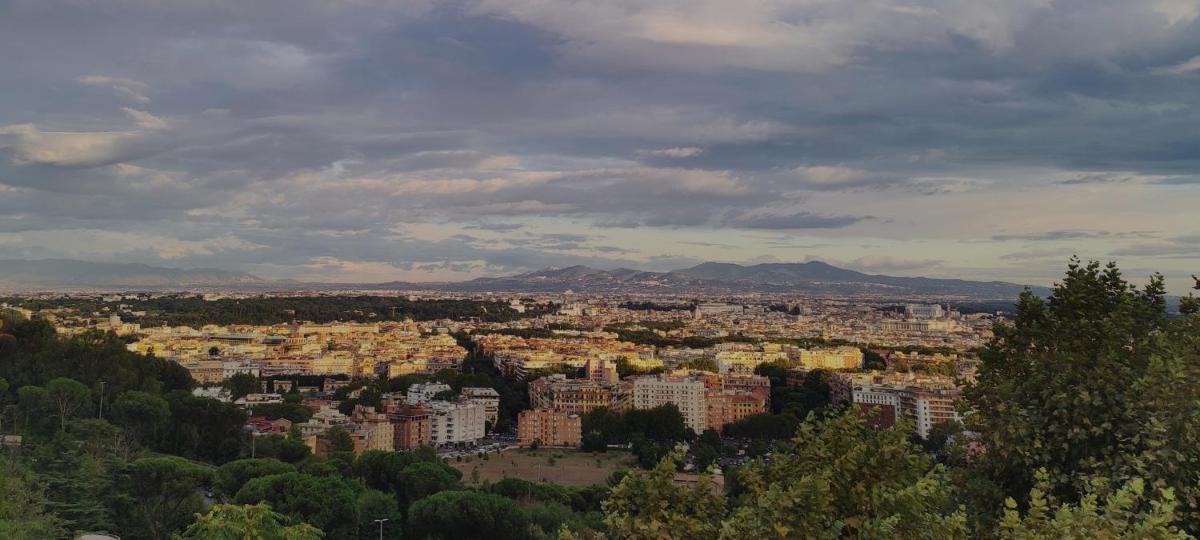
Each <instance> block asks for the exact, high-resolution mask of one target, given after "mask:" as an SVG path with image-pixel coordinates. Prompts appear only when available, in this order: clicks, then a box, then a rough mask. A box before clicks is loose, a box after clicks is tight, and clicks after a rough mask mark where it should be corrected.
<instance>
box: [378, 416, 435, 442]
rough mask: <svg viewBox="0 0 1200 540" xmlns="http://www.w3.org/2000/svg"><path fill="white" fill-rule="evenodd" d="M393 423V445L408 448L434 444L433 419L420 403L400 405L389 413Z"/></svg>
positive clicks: (389, 419)
mask: <svg viewBox="0 0 1200 540" xmlns="http://www.w3.org/2000/svg"><path fill="white" fill-rule="evenodd" d="M387 416H388V421H390V422H391V423H392V447H393V448H395V449H396V450H408V449H412V448H417V447H421V446H432V445H433V420H432V419H431V418H430V414H429V411H428V410H427V409H426V408H425V407H422V406H419V405H416V406H414V405H400V406H397V407H395V408H394V410H392V411H389V412H388V413H387Z"/></svg>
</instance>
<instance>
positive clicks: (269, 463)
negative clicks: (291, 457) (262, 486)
mask: <svg viewBox="0 0 1200 540" xmlns="http://www.w3.org/2000/svg"><path fill="white" fill-rule="evenodd" d="M289 472H296V467H295V466H294V465H291V464H289V463H284V462H282V461H279V460H278V459H273V458H258V459H239V460H237V461H230V462H229V463H226V464H224V465H221V466H220V467H218V468H217V487H219V488H220V489H221V492H222V493H224V494H225V495H227V496H231V497H232V496H234V495H237V492H238V491H239V490H241V489H242V486H244V485H246V482H249V481H250V480H253V479H255V478H262V477H264V476H271V475H274V474H283V473H289Z"/></svg>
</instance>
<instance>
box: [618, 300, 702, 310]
mask: <svg viewBox="0 0 1200 540" xmlns="http://www.w3.org/2000/svg"><path fill="white" fill-rule="evenodd" d="M619 307H621V308H624V309H632V310H634V311H690V310H691V309H692V308H694V307H695V304H694V303H692V302H688V303H686V304H670V303H663V302H622V303H621V304H620V306H619Z"/></svg>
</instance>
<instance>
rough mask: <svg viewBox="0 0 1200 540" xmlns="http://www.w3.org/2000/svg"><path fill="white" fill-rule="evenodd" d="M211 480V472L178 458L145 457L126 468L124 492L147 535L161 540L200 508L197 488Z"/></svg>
mask: <svg viewBox="0 0 1200 540" xmlns="http://www.w3.org/2000/svg"><path fill="white" fill-rule="evenodd" d="M211 480H212V471H211V470H209V469H208V468H206V467H204V466H202V465H197V464H195V463H192V462H191V461H188V460H186V459H183V458H181V457H175V456H167V457H148V458H142V459H139V460H137V461H134V462H133V463H132V464H131V465H130V467H129V481H128V485H127V486H126V490H127V492H128V493H129V495H130V496H131V497H132V498H133V501H134V507H135V513H136V515H137V516H138V517H139V518H140V521H141V522H142V525H144V526H145V527H146V532H147V535H148V536H149V537H151V538H154V539H156V540H162V539H165V538H168V537H169V536H170V535H171V533H172V532H175V531H178V530H179V529H182V528H183V526H184V525H186V524H187V523H188V522H189V521H190V520H191V517H192V515H193V514H195V513H196V512H199V511H200V510H202V509H203V508H204V499H203V497H201V495H200V488H201V486H203V485H206V484H208V483H209V482H210V481H211Z"/></svg>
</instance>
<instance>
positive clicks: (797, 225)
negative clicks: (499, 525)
mask: <svg viewBox="0 0 1200 540" xmlns="http://www.w3.org/2000/svg"><path fill="white" fill-rule="evenodd" d="M869 219H871V218H869V217H862V216H824V215H819V214H813V213H810V212H795V213H791V214H763V213H751V214H744V215H740V216H737V217H735V218H733V219H727V220H725V221H724V224H725V225H726V226H730V227H738V228H744V229H839V228H842V227H848V226H850V225H854V224H855V223H859V222H862V221H865V220H869Z"/></svg>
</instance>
